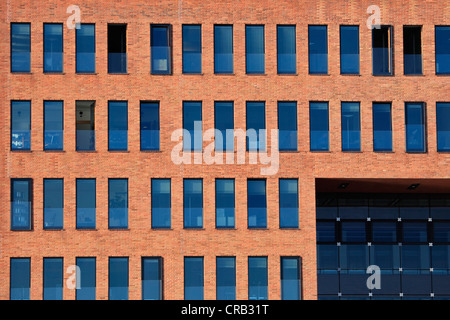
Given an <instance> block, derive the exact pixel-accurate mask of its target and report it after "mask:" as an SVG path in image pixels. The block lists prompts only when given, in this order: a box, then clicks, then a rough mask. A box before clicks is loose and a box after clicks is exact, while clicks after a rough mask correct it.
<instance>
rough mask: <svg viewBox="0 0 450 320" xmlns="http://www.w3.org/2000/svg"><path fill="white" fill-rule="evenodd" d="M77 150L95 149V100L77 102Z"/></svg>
mask: <svg viewBox="0 0 450 320" xmlns="http://www.w3.org/2000/svg"><path fill="white" fill-rule="evenodd" d="M75 116H76V128H77V138H76V139H77V151H94V150H95V101H77V102H76V115H75Z"/></svg>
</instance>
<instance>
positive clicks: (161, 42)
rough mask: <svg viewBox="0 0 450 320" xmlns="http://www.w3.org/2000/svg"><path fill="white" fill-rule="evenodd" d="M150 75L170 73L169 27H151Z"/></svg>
mask: <svg viewBox="0 0 450 320" xmlns="http://www.w3.org/2000/svg"><path fill="white" fill-rule="evenodd" d="M150 32H151V35H150V37H151V39H150V40H151V41H150V44H151V55H152V61H151V67H152V74H171V73H172V39H171V34H172V28H171V27H170V26H169V25H151V26H150Z"/></svg>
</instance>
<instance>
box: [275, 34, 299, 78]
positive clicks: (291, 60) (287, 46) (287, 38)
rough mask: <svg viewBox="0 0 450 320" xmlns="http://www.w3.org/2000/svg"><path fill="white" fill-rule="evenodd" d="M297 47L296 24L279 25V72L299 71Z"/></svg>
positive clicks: (290, 72) (292, 72) (291, 72)
mask: <svg viewBox="0 0 450 320" xmlns="http://www.w3.org/2000/svg"><path fill="white" fill-rule="evenodd" d="M296 53H297V47H296V40H295V26H283V25H278V26H277V67H278V74H295V73H296V72H297V61H296V60H297V55H296Z"/></svg>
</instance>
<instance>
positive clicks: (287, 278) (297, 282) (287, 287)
mask: <svg viewBox="0 0 450 320" xmlns="http://www.w3.org/2000/svg"><path fill="white" fill-rule="evenodd" d="M281 299H282V300H300V299H301V259H300V258H298V257H281Z"/></svg>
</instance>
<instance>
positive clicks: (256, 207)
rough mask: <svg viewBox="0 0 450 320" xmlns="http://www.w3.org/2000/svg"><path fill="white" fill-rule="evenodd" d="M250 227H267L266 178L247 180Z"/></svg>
mask: <svg viewBox="0 0 450 320" xmlns="http://www.w3.org/2000/svg"><path fill="white" fill-rule="evenodd" d="M247 210H248V212H247V215H248V228H267V199H266V180H248V181H247Z"/></svg>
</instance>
